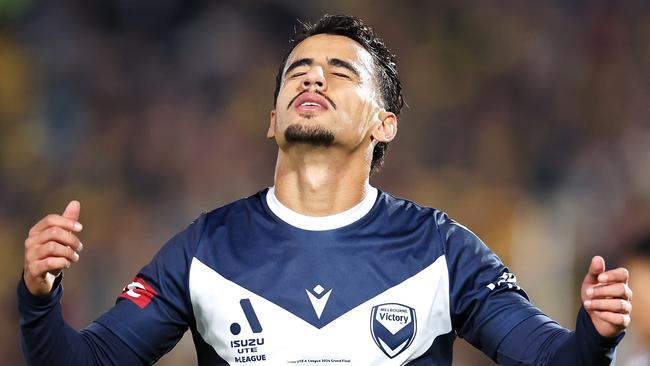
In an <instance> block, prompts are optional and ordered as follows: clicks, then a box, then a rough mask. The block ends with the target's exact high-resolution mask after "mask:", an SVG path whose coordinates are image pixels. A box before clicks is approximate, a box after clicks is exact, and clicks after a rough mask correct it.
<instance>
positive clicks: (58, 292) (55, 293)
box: [17, 272, 63, 312]
mask: <svg viewBox="0 0 650 366" xmlns="http://www.w3.org/2000/svg"><path fill="white" fill-rule="evenodd" d="M62 280H63V272H61V274H59V275H58V276H57V277H56V279H55V280H54V285H53V286H52V291H50V293H49V294H47V295H45V296H36V295H33V294H32V293H31V292H29V290H28V289H27V285H26V284H25V279H24V277H23V275H22V274H21V276H20V282H19V283H18V289H17V292H18V304H19V307H20V308H21V312H22V309H23V307H27V308H30V309H44V308H49V307H52V306H54V305H55V304H57V303H58V302H59V301H60V300H61V297H62V296H63V285H62V284H61V281H62Z"/></svg>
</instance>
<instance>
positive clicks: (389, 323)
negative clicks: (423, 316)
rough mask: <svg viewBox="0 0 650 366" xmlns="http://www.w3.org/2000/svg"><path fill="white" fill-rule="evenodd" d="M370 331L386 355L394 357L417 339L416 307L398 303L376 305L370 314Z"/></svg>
mask: <svg viewBox="0 0 650 366" xmlns="http://www.w3.org/2000/svg"><path fill="white" fill-rule="evenodd" d="M370 331H371V332H372V339H373V340H374V341H375V343H376V344H377V347H379V349H381V350H382V351H383V352H384V353H385V354H386V356H388V357H390V358H394V357H395V356H397V355H399V354H400V353H402V352H404V350H406V349H407V348H408V347H409V346H410V345H411V343H413V340H414V339H415V333H416V332H417V321H416V318H415V309H413V308H411V307H408V306H406V305H402V304H396V303H388V304H382V305H377V306H374V307H373V308H372V312H371V314H370Z"/></svg>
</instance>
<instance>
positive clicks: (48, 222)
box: [29, 214, 83, 236]
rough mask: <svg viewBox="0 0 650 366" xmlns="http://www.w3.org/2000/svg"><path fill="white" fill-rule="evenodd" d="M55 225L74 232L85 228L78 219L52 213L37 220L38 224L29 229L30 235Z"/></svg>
mask: <svg viewBox="0 0 650 366" xmlns="http://www.w3.org/2000/svg"><path fill="white" fill-rule="evenodd" d="M54 226H56V227H60V228H63V229H66V230H68V231H74V232H79V231H81V230H82V229H83V226H82V225H81V223H80V222H78V221H77V220H73V219H70V218H67V217H63V216H61V215H55V214H50V215H47V216H45V217H44V218H43V219H42V220H40V221H39V222H37V223H36V225H34V226H33V227H32V228H31V229H30V230H29V236H34V235H37V234H38V233H40V232H42V231H44V230H46V229H48V228H50V227H54Z"/></svg>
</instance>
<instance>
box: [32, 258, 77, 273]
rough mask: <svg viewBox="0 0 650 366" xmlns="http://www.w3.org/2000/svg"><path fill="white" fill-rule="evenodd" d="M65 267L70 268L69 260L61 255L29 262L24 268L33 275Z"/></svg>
mask: <svg viewBox="0 0 650 366" xmlns="http://www.w3.org/2000/svg"><path fill="white" fill-rule="evenodd" d="M65 268H70V261H69V260H68V259H66V258H63V257H48V258H45V259H41V260H39V261H35V262H32V263H30V265H29V266H28V267H27V268H26V270H28V271H29V272H31V274H32V275H33V276H35V277H36V276H39V275H40V274H42V273H47V272H57V271H60V270H62V269H65Z"/></svg>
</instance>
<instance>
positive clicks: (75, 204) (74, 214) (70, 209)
mask: <svg viewBox="0 0 650 366" xmlns="http://www.w3.org/2000/svg"><path fill="white" fill-rule="evenodd" d="M80 212H81V204H80V203H79V201H74V200H73V201H70V203H68V205H67V206H66V207H65V210H64V211H63V215H62V216H63V217H65V218H68V219H71V220H75V221H77V220H79V214H80Z"/></svg>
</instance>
